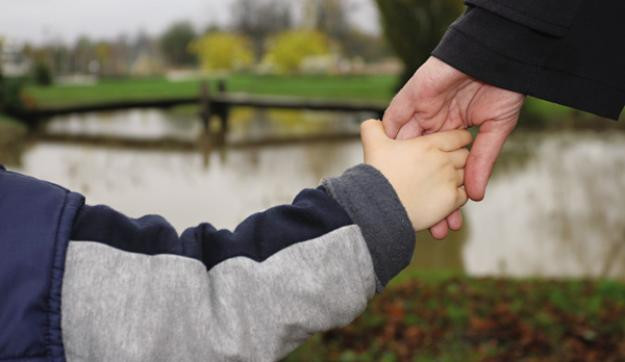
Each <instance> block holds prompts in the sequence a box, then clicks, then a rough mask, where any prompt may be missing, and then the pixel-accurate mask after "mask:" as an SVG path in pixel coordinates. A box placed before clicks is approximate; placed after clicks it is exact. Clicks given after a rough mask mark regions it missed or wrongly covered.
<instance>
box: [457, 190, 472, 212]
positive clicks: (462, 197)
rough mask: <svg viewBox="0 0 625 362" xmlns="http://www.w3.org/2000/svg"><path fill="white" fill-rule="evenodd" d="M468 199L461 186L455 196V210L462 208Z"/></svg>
mask: <svg viewBox="0 0 625 362" xmlns="http://www.w3.org/2000/svg"><path fill="white" fill-rule="evenodd" d="M468 200H469V199H468V197H467V192H466V191H465V189H464V186H461V187H459V188H458V192H457V194H456V207H455V208H456V209H459V208H461V207H463V206H464V205H465V204H466V203H467V201H468Z"/></svg>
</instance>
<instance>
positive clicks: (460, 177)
mask: <svg viewBox="0 0 625 362" xmlns="http://www.w3.org/2000/svg"><path fill="white" fill-rule="evenodd" d="M462 185H464V169H462V168H461V169H458V170H456V186H458V187H460V186H462Z"/></svg>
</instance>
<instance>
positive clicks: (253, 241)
mask: <svg viewBox="0 0 625 362" xmlns="http://www.w3.org/2000/svg"><path fill="white" fill-rule="evenodd" d="M190 207H192V205H191V206H190ZM350 224H352V221H351V219H350V217H349V216H348V215H347V213H346V212H345V211H344V210H343V208H342V207H341V206H340V205H339V204H338V203H337V202H336V201H335V200H334V198H332V197H331V196H330V195H329V194H328V193H327V192H326V191H325V190H324V189H323V188H318V189H308V190H304V191H302V192H301V193H300V194H299V195H298V196H297V197H296V198H295V200H294V201H293V203H292V204H291V205H283V206H277V207H274V208H271V209H268V210H266V211H264V212H260V213H257V214H254V215H252V216H250V217H249V218H247V219H246V220H245V221H244V222H243V223H241V224H240V225H239V226H238V227H237V228H236V229H235V230H234V231H233V232H231V231H228V230H217V229H216V228H214V227H213V226H212V225H210V224H202V225H200V226H198V227H195V228H190V229H188V230H186V231H185V232H184V233H183V234H182V236H181V237H179V236H178V234H177V233H176V231H175V229H174V228H173V227H172V226H171V225H170V224H169V223H168V222H167V221H165V220H164V219H163V218H162V217H160V216H145V217H143V218H140V219H131V218H128V217H126V216H124V215H123V214H121V213H119V212H117V211H115V210H112V209H110V208H108V207H106V206H84V207H83V208H82V210H81V212H80V215H79V216H78V218H77V221H76V223H75V225H74V230H73V235H72V240H76V241H96V242H101V243H104V244H107V245H110V246H113V247H115V248H118V249H121V250H125V251H129V252H134V253H142V254H148V255H156V254H176V255H183V256H187V257H191V258H194V259H197V260H200V261H202V262H203V263H204V265H206V267H207V268H208V269H210V268H212V267H213V266H214V265H216V264H218V263H220V262H221V261H223V260H226V259H229V258H233V257H237V256H245V257H248V258H251V259H253V260H256V261H262V260H264V259H266V258H268V257H270V256H271V255H273V254H275V253H277V252H278V251H280V250H282V249H284V248H286V247H288V246H290V245H293V244H295V243H298V242H301V241H306V240H310V239H314V238H316V237H319V236H322V235H324V234H327V233H328V232H331V231H333V230H335V229H338V228H340V227H343V226H346V225H350Z"/></svg>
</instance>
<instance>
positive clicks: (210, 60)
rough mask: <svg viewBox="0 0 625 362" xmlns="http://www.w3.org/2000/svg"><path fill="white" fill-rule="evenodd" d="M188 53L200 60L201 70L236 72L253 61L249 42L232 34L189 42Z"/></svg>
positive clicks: (209, 36) (211, 36)
mask: <svg viewBox="0 0 625 362" xmlns="http://www.w3.org/2000/svg"><path fill="white" fill-rule="evenodd" d="M189 49H190V51H191V52H192V53H194V54H196V55H197V56H198V58H199V60H200V66H201V67H202V69H204V70H207V71H210V70H238V69H244V68H246V67H249V66H250V65H251V64H252V63H253V61H254V54H253V51H252V48H251V45H250V41H249V40H248V39H247V38H246V37H244V36H241V35H237V34H232V33H212V34H207V35H204V36H203V37H201V38H199V39H197V40H194V41H193V42H191V44H190V47H189Z"/></svg>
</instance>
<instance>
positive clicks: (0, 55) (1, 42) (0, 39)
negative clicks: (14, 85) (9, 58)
mask: <svg viewBox="0 0 625 362" xmlns="http://www.w3.org/2000/svg"><path fill="white" fill-rule="evenodd" d="M3 47H4V38H3V37H1V36H0V82H2V78H3V75H2V74H3V73H2V58H3V55H4V53H3V50H2V49H3Z"/></svg>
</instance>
